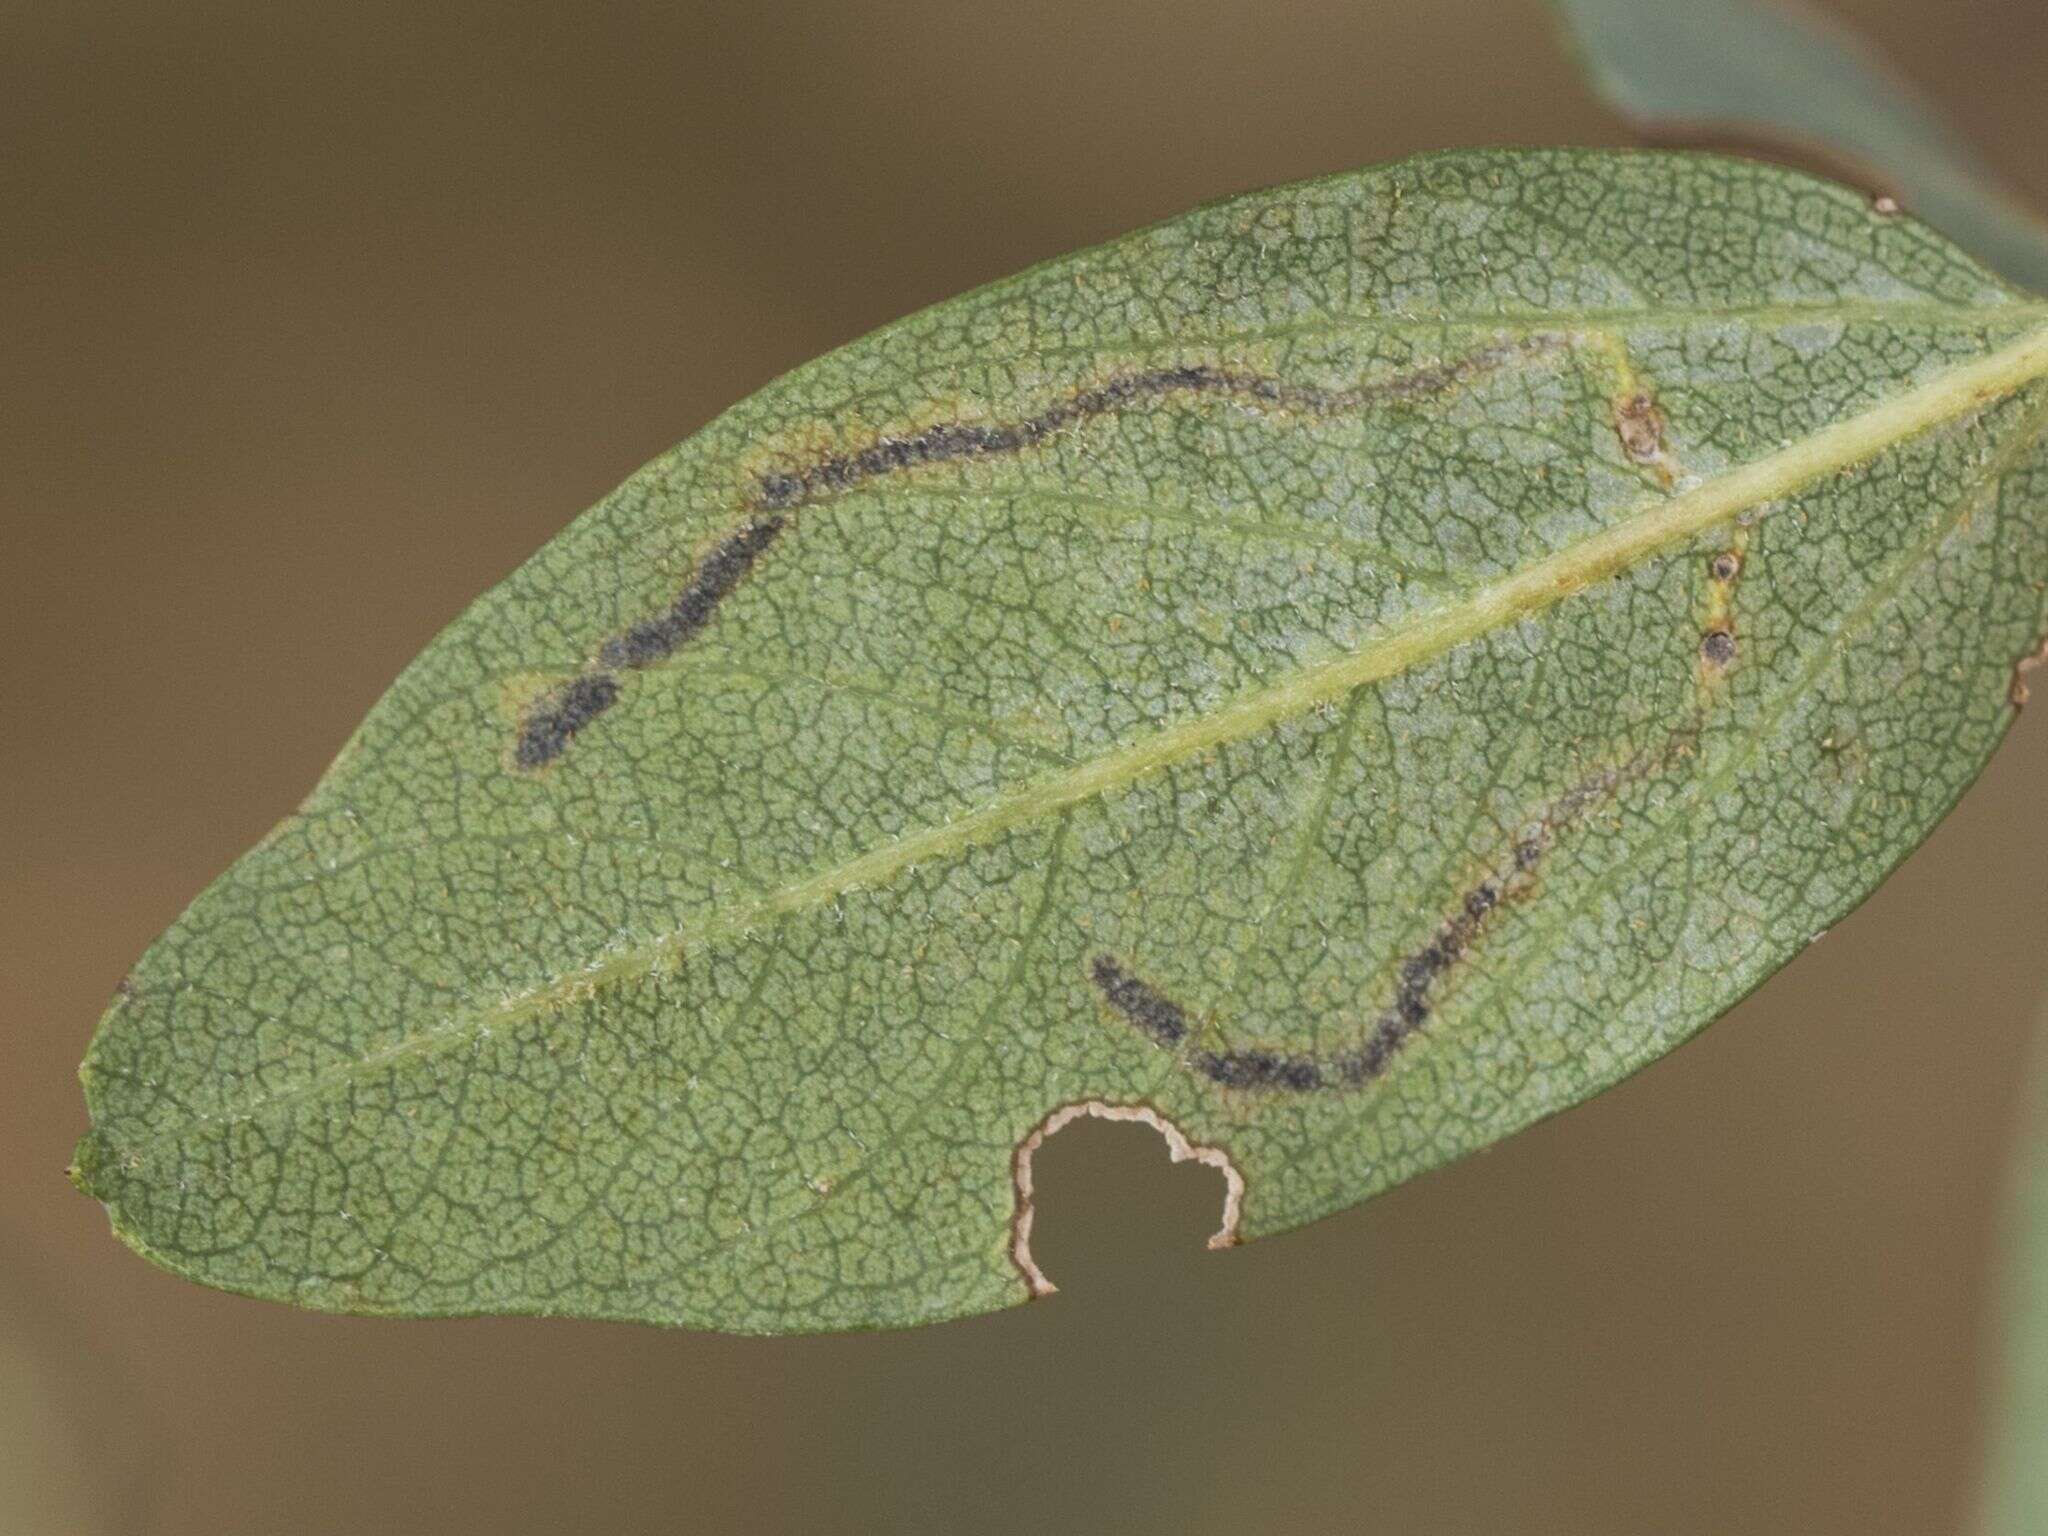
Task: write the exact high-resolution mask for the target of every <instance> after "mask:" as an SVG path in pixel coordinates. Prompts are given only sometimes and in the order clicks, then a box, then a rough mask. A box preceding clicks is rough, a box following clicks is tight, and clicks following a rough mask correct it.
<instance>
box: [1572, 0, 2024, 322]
mask: <svg viewBox="0 0 2048 1536" xmlns="http://www.w3.org/2000/svg"><path fill="white" fill-rule="evenodd" d="M1551 3H1552V4H1553V5H1555V6H1556V8H1557V10H1558V12H1559V14H1560V15H1561V16H1562V17H1563V19H1564V21H1565V24H1566V27H1567V29H1568V32H1569V35H1570V36H1571V38H1572V39H1573V41H1574V42H1576V44H1577V45H1578V49H1579V52H1580V55H1581V57H1582V59H1583V61H1584V63H1585V66H1586V70H1587V74H1588V75H1589V77H1590V78H1591V81H1592V84H1593V87H1594V89H1595V90H1597V91H1598V92H1599V93H1600V95H1601V96H1603V97H1604V98H1605V99H1606V100H1607V102H1608V103H1609V104H1610V105H1611V106H1613V107H1614V108H1615V110H1616V111H1618V112H1620V113H1622V114H1623V115H1624V116H1626V117H1629V118H1631V119H1633V120H1634V121H1635V122H1637V123H1639V124H1641V125H1643V126H1644V127H1645V128H1647V129H1650V130H1652V131H1654V132H1656V133H1658V134H1660V135H1663V136H1666V137H1680V138H1690V139H1697V138H1698V137H1699V136H1700V135H1701V134H1702V133H1722V134H1733V135H1735V136H1737V137H1740V138H1743V139H1753V140H1757V141H1759V142H1763V143H1767V144H1777V145H1783V146H1787V147H1791V148H1794V149H1798V150H1804V151H1805V152H1807V153H1809V154H1817V155H1820V156H1821V157H1823V158H1825V159H1827V160H1829V161H1830V162H1832V163H1834V164H1837V165H1840V166H1843V167H1844V168H1848V169H1852V170H1853V171H1854V172H1855V173H1857V174H1859V175H1860V177H1861V178H1862V179H1865V180H1867V181H1869V182H1872V183H1876V184H1881V185H1884V186H1887V187H1889V188H1892V189H1894V190H1895V191H1896V192H1897V194H1898V196H1899V197H1900V198H1901V199H1903V200H1904V202H1905V204H1906V206H1907V207H1908V208H1910V209H1912V211H1913V212H1915V213H1917V214H1919V215H1920V216H1921V217H1923V218H1925V219H1927V220H1928V221H1929V222H1930V223H1932V224H1933V225H1934V226H1935V227H1936V228H1937V229H1941V230H1944V231H1946V232H1947V233H1948V234H1949V235H1951V236H1953V237H1954V238H1955V239H1957V240H1959V241H1960V242H1962V244H1963V245H1964V246H1965V247H1966V248H1968V249H1969V250H1970V251H1971V252H1973V253H1974V254H1975V255H1977V256H1978V257H1979V258H1981V259H1982V260H1984V261H1986V262H1988V263H1990V265H1991V266H1993V267H1994V268H1996V269H1997V270H1998V271H2000V272H2003V273H2004V274H2005V275H2006V276H2007V277H2009V278H2011V279H2012V280H2013V281H2015V282H2018V283H2023V284H2025V285H2027V286H2028V287H2030V288H2032V289H2034V290H2036V291H2037V292H2048V223H2044V222H2043V221H2042V219H2041V218H2040V217H2039V215H2038V214H2036V213H2034V212H2032V211H2030V210H2029V209H2028V208H2026V207H2025V206H2023V205H2022V204H2021V203H2019V202H2018V201H2016V200H2015V199H2014V197H2013V196H2012V194H2011V193H2009V192H2007V191H2006V190H2005V189H2004V188H2003V187H2002V186H2001V185H2000V184H1999V181H1998V178H1997V176H1996V175H1995V174H1994V173H1993V172H1992V171H1991V170H1990V169H1989V168H1988V167H1987V166H1986V165H1985V164H1984V162H1983V160H1982V158H1981V157H1980V156H1979V155H1978V154H1977V153H1976V151H1975V150H1973V149H1972V148H1971V147H1970V145H1969V144H1968V143H1967V142H1966V141H1965V140H1964V139H1963V138H1962V137H1961V136H1960V135H1959V134H1957V133H1956V132H1955V130H1954V129H1952V128H1950V127H1949V125H1948V124H1947V122H1945V121H1944V120H1943V119H1942V117H1941V115H1940V114H1939V112H1937V111H1936V109H1935V108H1934V107H1933V106H1932V105H1930V104H1929V103H1928V102H1927V101H1926V100H1925V99H1924V98H1923V97H1922V96H1921V95H1920V93H1919V92H1918V91H1916V90H1915V89H1914V88H1913V86H1912V85H1911V84H1910V83H1909V82H1907V81H1906V80H1904V79H1902V78H1900V77H1899V76H1898V75H1897V74H1895V73H1894V72H1893V71H1892V70H1891V69H1890V68H1889V67H1888V66H1887V65H1886V64H1885V62H1884V61H1883V60H1882V59H1879V58H1878V57H1876V56H1875V55H1874V54H1872V53H1871V52H1870V51H1869V50H1868V49H1867V48H1866V47H1865V46H1864V45H1863V43H1862V41H1861V39H1859V38H1857V37H1855V36H1853V35H1852V34H1850V33H1848V32H1847V31H1845V30H1844V29H1842V28H1840V27H1838V26H1835V25H1832V24H1830V22H1829V21H1828V18H1827V17H1826V16H1824V15H1822V14H1821V13H1819V12H1817V11H1812V10H1808V9H1807V8H1805V7H1804V6H1795V4H1794V3H1793V0H1651V3H1647V4H1646V3H1645V0H1551Z"/></svg>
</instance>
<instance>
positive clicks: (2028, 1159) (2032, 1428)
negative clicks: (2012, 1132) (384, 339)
mask: <svg viewBox="0 0 2048 1536" xmlns="http://www.w3.org/2000/svg"><path fill="white" fill-rule="evenodd" d="M2033 1086H2034V1092H2033V1095H2032V1102H2031V1106H2030V1107H2031V1109H2032V1114H2031V1116H2030V1117H2029V1118H2028V1121H2027V1123H2026V1125H2025V1126H2024V1127H2023V1131H2022V1135H2021V1137H2020V1138H2019V1146H2018V1155H2017V1156H2016V1157H2015V1158H2014V1179H2013V1184H2014V1188H2013V1192H2012V1193H2013V1203H2012V1213H2011V1216H2010V1219H2009V1226H2008V1230H2007V1233H2006V1262H2007V1269H2008V1275H2007V1281H2006V1286H2007V1289H2006V1298H2005V1316H2004V1326H2005V1341H2004V1349H2003V1351H2002V1355H2003V1366H2002V1381H2001V1388H2002V1391H2001V1396H2000V1398H1999V1401H1998V1404H1997V1408H1996V1412H1995V1415H1994V1418H1993V1421H1992V1422H1993V1426H1994V1427H1993V1431H1992V1433H1993V1435H1994V1437H1995V1438H1994V1441H1993V1450H1992V1459H1991V1466H1990V1475H1989V1479H1988V1481H1987V1484H1986V1507H1985V1520H1984V1536H2040V1533H2041V1532H2043V1531H2048V1021H2044V1028H2043V1029H2042V1031H2041V1035H2040V1038H2039V1040H2038V1041H2037V1043H2036V1046H2035V1054H2034V1083H2033Z"/></svg>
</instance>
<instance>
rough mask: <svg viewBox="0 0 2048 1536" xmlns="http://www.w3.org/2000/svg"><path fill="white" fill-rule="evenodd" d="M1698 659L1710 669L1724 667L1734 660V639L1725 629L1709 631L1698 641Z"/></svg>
mask: <svg viewBox="0 0 2048 1536" xmlns="http://www.w3.org/2000/svg"><path fill="white" fill-rule="evenodd" d="M1700 659H1701V660H1702V661H1704V662H1706V664H1707V665H1708V666H1710V667H1725V666H1727V665H1728V663H1729V662H1731V661H1733V660H1734V659H1735V637H1734V636H1733V635H1731V634H1730V633H1729V632H1728V631H1727V630H1725V629H1710V630H1708V631H1707V632H1706V634H1705V635H1704V636H1702V637H1701V639H1700Z"/></svg>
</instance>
